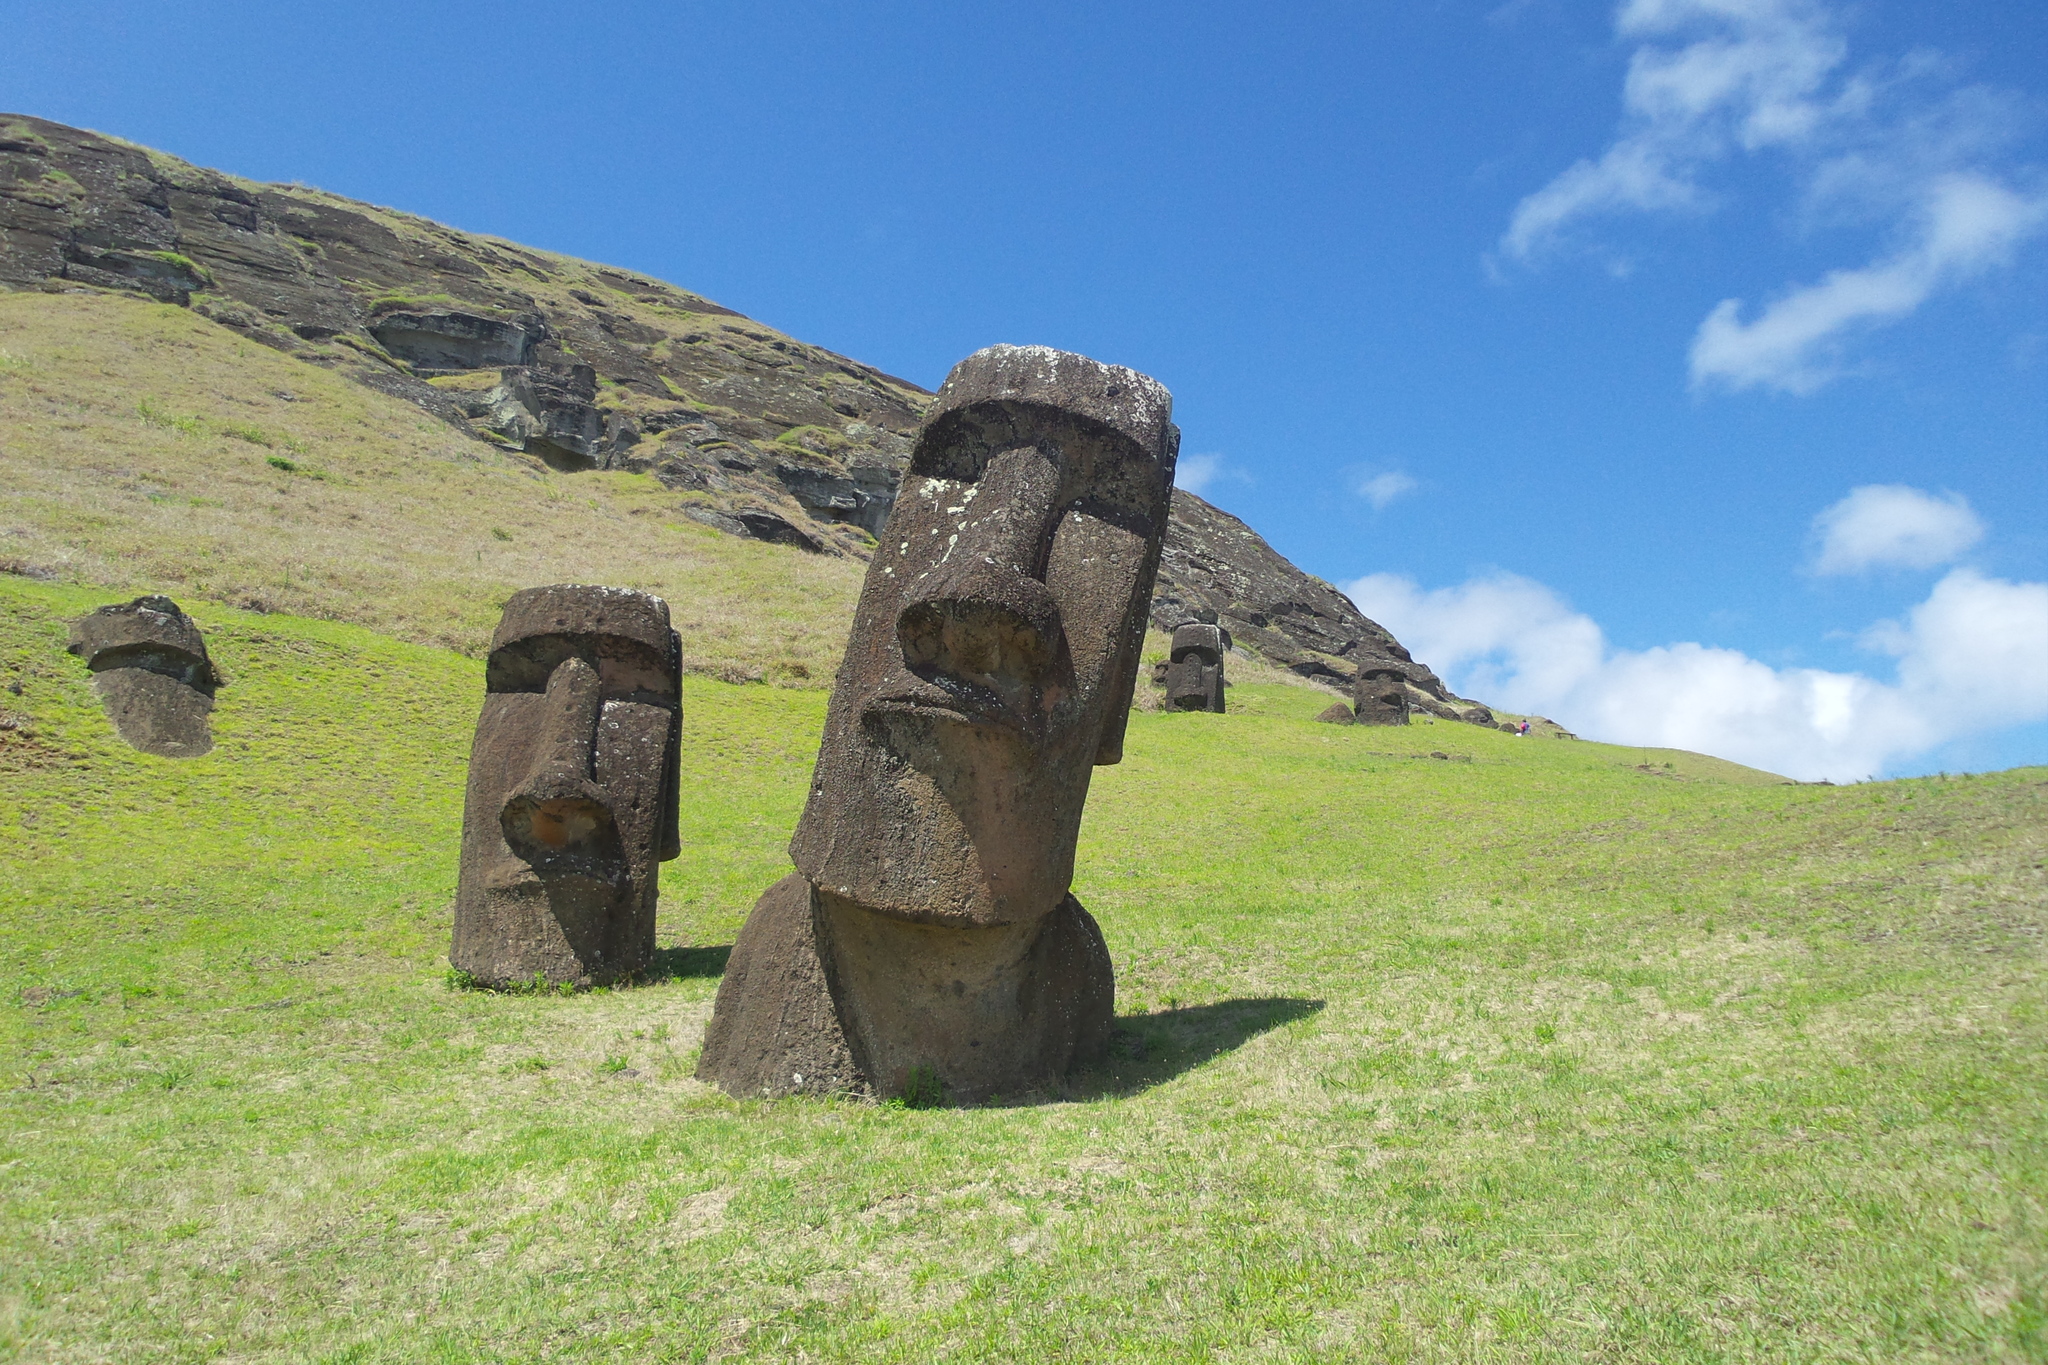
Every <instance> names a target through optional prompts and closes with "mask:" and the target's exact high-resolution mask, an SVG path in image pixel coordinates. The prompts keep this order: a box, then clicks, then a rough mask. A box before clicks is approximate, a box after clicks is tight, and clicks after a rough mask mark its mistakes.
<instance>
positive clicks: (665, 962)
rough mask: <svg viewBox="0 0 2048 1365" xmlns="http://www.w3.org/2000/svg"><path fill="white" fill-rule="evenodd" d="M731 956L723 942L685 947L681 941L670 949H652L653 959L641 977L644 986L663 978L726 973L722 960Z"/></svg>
mask: <svg viewBox="0 0 2048 1365" xmlns="http://www.w3.org/2000/svg"><path fill="white" fill-rule="evenodd" d="M731 956H732V945H731V944H730V943H722V944H720V945H718V946H717V947H716V948H686V947H683V946H682V945H681V944H678V945H676V946H675V947H673V948H657V949H655V950H654V961H653V962H651V963H649V964H648V965H647V974H646V975H645V976H643V977H641V978H640V980H641V983H642V984H644V985H649V986H652V985H656V984H658V983H660V982H663V981H694V980H700V979H702V978H704V977H707V976H712V977H717V976H724V975H725V960H726V959H727V958H729V957H731Z"/></svg>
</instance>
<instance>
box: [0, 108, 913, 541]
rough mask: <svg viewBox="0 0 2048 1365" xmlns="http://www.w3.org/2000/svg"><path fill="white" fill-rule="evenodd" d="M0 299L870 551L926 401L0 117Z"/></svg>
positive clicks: (629, 277)
mask: <svg viewBox="0 0 2048 1365" xmlns="http://www.w3.org/2000/svg"><path fill="white" fill-rule="evenodd" d="M0 287H5V288H12V289H50V290H75V289H94V290H114V291H126V292H133V293H139V294H144V295H147V296H149V297H152V298H155V299H160V300H162V301H164V302H167V303H174V304H179V305H182V306H185V307H189V308H191V309H193V310H194V311H195V312H198V313H201V314H204V315H205V316H207V317H209V318H211V319H213V320H214V321H215V322H218V323H220V324H221V325H223V326H225V327H230V328H233V329H235V330H236V331H238V332H240V333H242V334H243V335H244V336H247V337H248V338H250V339H251V340H253V341H258V342H261V343H263V344H264V345H266V346H272V347H275V348H277V349H279V350H282V351H287V352H290V353H292V354H294V355H296V356H298V357H300V358H302V359H304V360H306V361H308V362H310V363H313V364H317V365H324V366H329V367H332V368H336V369H340V370H343V371H345V372H347V373H348V374H349V375H350V376H351V377H353V378H355V379H357V380H359V381H361V382H362V383H364V384H367V385H369V386H371V387H373V388H376V389H379V390H382V391H383V392H385V393H389V394H393V395H396V396H398V397H402V398H405V399H407V400H409V401H411V402H414V403H416V404H418V405H419V406H420V407H422V408H425V409H426V410H428V411H430V412H432V413H434V414H435V415H436V416H438V417H440V418H442V419H443V420H445V421H447V422H450V423H452V424H454V425H456V426H458V427H461V428H462V429H464V430H466V431H469V432H471V433H472V434H474V435H476V436H477V437H478V438H479V439H485V440H492V441H495V442H497V443H499V444H501V445H509V446H515V447H518V448H519V449H522V450H524V451H525V452H527V453H528V454H530V455H533V456H535V457H536V458H538V459H542V460H544V461H546V462H547V463H549V464H551V465H554V466H555V467H557V468H563V469H579V468H581V469H592V468H619V469H631V470H638V471H643V472H646V473H650V474H653V475H654V476H655V477H656V478H659V479H660V480H661V481H662V482H663V483H665V484H667V485H669V486H670V487H672V488H674V489H676V490H677V491H678V492H679V493H681V494H683V495H684V501H685V502H686V503H688V504H689V505H690V507H691V509H692V510H693V511H694V512H695V513H696V514H698V515H699V516H700V517H701V518H703V519H708V520H711V521H712V522H713V524H716V525H720V526H722V527H724V528H725V529H728V530H734V531H736V532H737V533H741V534H752V535H760V536H762V537H763V538H765V539H769V540H780V541H785V542H787V543H791V544H800V545H803V546H804V547H805V548H808V549H813V550H818V551H822V552H831V553H842V554H861V553H865V551H866V548H867V546H868V545H869V544H871V543H872V532H873V530H874V529H875V528H878V527H879V526H880V525H881V520H882V518H883V517H885V516H886V515H887V511H888V508H887V501H888V499H887V497H883V498H881V500H880V502H879V503H878V501H877V495H878V493H887V494H888V495H890V496H893V490H894V488H895V484H896V477H897V473H898V471H899V470H900V469H901V468H902V466H903V463H904V460H905V459H906V457H907V455H908V451H909V446H908V443H907V441H906V440H905V437H906V435H907V434H908V433H909V432H911V431H912V430H914V429H915V428H916V426H917V423H918V421H919V419H920V416H921V415H922V412H923V408H924V403H925V401H926V399H927V398H928V397H929V395H928V394H926V393H925V391H924V390H923V389H921V388H919V387H918V386H917V385H915V384H910V383H907V382H905V381H903V380H899V379H895V378H892V377H890V376H888V375H885V374H882V373H881V372H880V371H878V370H876V369H874V368H873V367H872V366H867V365H862V364H860V363H859V362H858V361H854V360H850V359H848V358H847V357H845V356H841V355H835V354H833V353H832V352H830V351H826V350H822V349H820V348H819V347H815V346H808V345H805V344H804V343H802V342H799V341H796V340H794V339H793V338H790V337H787V336H784V335H783V334H781V333H780V332H777V331H775V330H774V329H773V328H770V327H766V326H763V325H762V324H760V323H757V322H754V321H752V320H751V319H748V318H745V317H742V316H740V315H739V314H738V313H735V312H733V311H732V310H731V309H729V308H724V307H721V306H719V305H718V304H716V303H712V302H711V301H709V300H708V299H704V298H702V297H699V296H698V295H695V294H691V293H688V292H687V291H684V290H680V289H676V288H673V287H671V286H669V285H667V284H663V283H661V282H660V281H658V280H651V279H647V278H645V277H643V276H640V275H636V274H634V273H633V272H631V271H625V270H617V269H613V268H610V267H607V266H599V265H593V264H590V263H588V262H585V261H578V260H573V259H570V258H568V257H562V256H555V255H552V254H549V253H546V252H540V251H534V250H532V249H530V248H527V247H522V246H518V245H516V244H514V243H510V242H503V241H497V240H494V239H491V238H485V237H479V236H475V235H473V234H470V233H465V232H458V231H456V230H454V229H452V228H448V227H443V226H442V225H440V224H438V223H432V222H428V221H427V220H425V219H422V218H415V217H412V216H411V215H409V214H403V213H397V212H394V211H391V210H388V209H380V208H375V207H372V206H370V205H368V204H360V203H355V202H353V201H350V200H346V199H341V198H338V197H336V196H333V195H328V194H323V193H321V192H320V191H318V190H312V189H306V188H304V187H300V186H289V185H264V184H258V183H255V182H252V181H245V180H238V179H235V178H234V177H231V176H226V175H221V174H219V173H217V172H214V171H208V170H202V169H200V168H198V167H195V166H191V165H188V164H187V163H185V162H182V161H179V160H177V159H175V158H173V157H169V156H165V155H163V154H162V153H160V152H153V151H150V150H148V149H146V148H141V147H136V146H132V145H130V144H127V143H123V142H119V141H116V140H114V139H111V138H106V137H102V136H100V135H98V134H95V133H88V132H83V131H80V130H79V129H75V128H67V127H64V126H63V125H61V124H55V123H49V122H45V121H43V120H41V119H33V118H25V117H19V116H8V115H0Z"/></svg>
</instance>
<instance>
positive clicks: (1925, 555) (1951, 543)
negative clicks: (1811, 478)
mask: <svg viewBox="0 0 2048 1365" xmlns="http://www.w3.org/2000/svg"><path fill="white" fill-rule="evenodd" d="M1813 529H1814V533H1815V534H1816V535H1817V536H1819V537H1820V552H1819V554H1817V555H1816V556H1815V557H1814V563H1813V571H1814V572H1815V573H1821V574H1847V573H1862V572H1865V571H1866V570H1869V569H1880V568H1899V569H1931V568H1933V567H1935V566H1936V565H1938V564H1947V563H1950V562H1952V561H1953V560H1955V559H1956V558H1957V557H1958V556H1960V555H1961V554H1962V553H1963V552H1964V551H1966V550H1968V549H1969V548H1970V547H1971V546H1973V545H1975V544H1976V543H1977V542H1978V541H1980V540H1982V539H1983V538H1984V523H1983V522H1982V521H1979V520H1978V519H1977V514H1976V513H1975V512H1974V511H1972V510H1971V508H1970V503H1969V500H1968V499H1967V498H1965V497H1963V495H1962V494H1960V493H1949V494H1947V495H1945V496H1942V497H1935V496H1934V495H1933V494H1931V493H1923V492H1921V491H1920V490H1919V489H1917V488H1908V487H1906V486H1905V485H1903V484H1881V483H1873V484H1865V485H1864V486H1863V487H1861V488H1854V489H1851V490H1850V491H1849V496H1848V497H1846V498H1843V499H1842V500H1841V501H1840V502H1838V503H1836V504H1835V505H1834V506H1832V507H1830V508H1828V509H1827V510H1826V511H1824V512H1822V513H1821V514H1820V515H1819V516H1817V517H1815V518H1814V519H1813Z"/></svg>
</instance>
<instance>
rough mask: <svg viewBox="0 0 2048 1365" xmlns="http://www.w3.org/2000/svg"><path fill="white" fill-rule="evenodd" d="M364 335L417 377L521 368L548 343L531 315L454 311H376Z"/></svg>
mask: <svg viewBox="0 0 2048 1365" xmlns="http://www.w3.org/2000/svg"><path fill="white" fill-rule="evenodd" d="M369 332H370V335H371V336H373V337H375V338H377V340H378V342H379V343H380V344H381V345H382V346H383V347H384V349H385V350H387V351H389V352H390V353H391V354H392V355H394V356H397V357H398V358H399V359H400V360H403V361H405V362H406V363H407V364H408V365H410V366H412V368H413V373H415V374H420V375H427V374H458V373H461V372H463V371H465V370H489V369H497V368H501V367H504V366H518V365H525V364H528V363H529V362H531V361H532V359H533V353H534V351H535V350H536V349H537V348H538V347H539V346H540V344H541V343H542V342H544V341H546V340H547V339H548V328H547V323H546V321H545V320H543V319H542V318H540V317H538V316H535V315H532V314H529V315H527V316H525V317H521V318H518V319H504V318H485V317H478V316H477V315H476V314H474V313H463V312H458V311H456V310H454V309H434V310H431V311H420V312H413V311H407V310H403V309H398V310H393V311H391V312H387V313H380V314H378V315H377V316H376V317H375V318H374V319H373V320H372V321H371V322H370V324H369ZM584 368H586V369H587V368H588V367H587V366H586V367H584Z"/></svg>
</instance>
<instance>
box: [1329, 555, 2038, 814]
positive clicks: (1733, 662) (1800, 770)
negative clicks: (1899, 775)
mask: <svg viewBox="0 0 2048 1365" xmlns="http://www.w3.org/2000/svg"><path fill="white" fill-rule="evenodd" d="M1345 591H1346V592H1347V593H1349V594H1350V596H1351V598H1352V600H1353V601H1355V602H1357V603H1358V604H1359V606H1360V608H1361V609H1362V610H1363V611H1364V612H1365V613H1366V614H1367V615H1368V616H1370V617H1372V618H1373V619H1375V620H1377V621H1379V622H1381V623H1382V624H1383V625H1385V626H1386V627H1387V628H1388V629H1389V630H1391V631H1393V632H1394V634H1395V635H1396V636H1397V637H1398V638H1399V639H1400V640H1401V642H1402V643H1403V644H1404V645H1406V646H1407V647H1408V648H1409V649H1410V650H1411V651H1412V652H1413V653H1414V655H1415V657H1416V658H1417V659H1420V660H1423V661H1424V662H1426V663H1428V664H1429V665H1430V666H1431V667H1432V668H1434V669H1436V670H1437V671H1438V672H1439V673H1440V674H1441V675H1442V676H1443V677H1444V678H1445V680H1446V681H1448V682H1449V683H1450V684H1451V686H1452V687H1453V688H1454V689H1455V690H1456V691H1457V692H1459V693H1460V694H1461V695H1464V696H1476V697H1480V698H1482V699H1484V700H1486V701H1489V702H1491V703H1493V704H1495V705H1498V706H1501V707H1503V708H1505V709H1508V710H1513V711H1519V712H1527V713H1539V714H1542V715H1547V716H1551V717H1553V718H1555V719H1557V720H1559V721H1561V722H1562V723H1563V724H1564V725H1566V726H1567V727H1568V728H1570V729H1572V730H1575V731H1577V732H1578V733H1580V734H1582V735H1585V736H1587V737H1588V738H1592V739H1601V740H1606V741H1609V742H1611V743H1617V744H1641V745H1654V746H1658V747H1670V748H1679V749H1693V750H1697V751H1699V752H1702V753H1709V754H1715V755H1718V756H1720V757H1722V758H1728V759H1733V760H1734V761H1736V762H1738V763H1747V764H1751V765H1753V766H1755V767H1759V768H1764V769H1766V770H1768V771H1771V772H1778V773H1783V774H1785V775H1787V776H1790V777H1798V778H1804V779H1809V780H1810V779H1814V778H1821V777H1826V778H1831V779H1833V780H1835V781H1848V780H1853V779H1856V778H1861V777H1864V776H1868V775H1871V774H1881V773H1883V772H1884V771H1886V769H1887V768H1888V767H1889V766H1890V765H1893V764H1896V763H1899V762H1901V761H1903V760H1906V759H1909V758H1911V757H1912V756H1913V755H1916V754H1921V753H1925V752H1927V751H1928V750H1929V749H1932V748H1934V747H1935V746H1936V745H1939V744H1943V743H1946V742H1948V741H1950V740H1955V739H1960V738H1964V737H1966V736H1970V735H1977V734H1983V733H1986V732H1988V731H1991V730H1995V729H1999V728H2001V727H2004V726H2008V725H2016V724H2025V723H2028V722H2031V721H2035V720H2040V719H2042V718H2044V717H2048V583H2009V582H2005V581H2003V580H2000V579H1994V578H1985V577H1982V576H1980V575H1979V574H1977V573H1975V572H1974V571H1972V570H1969V569H1956V570H1954V571H1952V572H1950V573H1949V574H1948V575H1947V576H1946V577H1945V578H1943V579H1942V580H1941V582H1940V583H1939V584H1937V585H1936V586H1935V588H1934V591H1933V592H1932V593H1931V594H1929V596H1928V598H1927V600H1926V601H1925V602H1922V603H1921V604H1919V605H1918V606H1916V607H1915V608H1913V610H1912V611H1911V612H1909V613H1908V614H1907V617H1906V620H1905V621H1904V622H1886V623H1883V624H1881V625H1880V626H1877V627H1874V628H1873V629H1872V630H1871V631H1870V632H1868V633H1867V634H1866V636H1865V640H1866V643H1868V644H1869V645H1870V646H1871V647H1872V648H1876V649H1879V650H1882V651H1883V652H1886V653H1889V654H1891V655H1893V656H1895V657H1896V659H1897V661H1898V662H1897V675H1898V676H1897V681H1896V682H1890V683H1887V682H1881V681H1878V680H1876V679H1874V678H1870V677H1867V676H1865V675H1863V674H1861V673H1837V672H1830V671H1827V670H1823V669H1813V668H1787V669H1779V668H1772V667H1771V666H1770V665H1768V664H1764V663H1761V662H1759V661H1758V660H1756V659H1752V658H1750V657H1749V656H1748V655H1746V654H1743V653H1741V652H1740V651H1737V650H1732V649H1715V648H1709V647H1707V646H1704V645H1699V644H1690V643H1688V644H1674V645H1664V646H1659V647H1657V648H1653V649H1645V650H1624V649H1615V648H1613V647H1611V646H1610V645H1609V644H1608V643H1607V640H1606V637H1605V635H1604V634H1603V632H1602V631H1601V629H1600V627H1599V626H1598V625H1597V624H1596V623H1595V622H1594V621H1593V620H1592V618H1591V617H1588V616H1586V615H1585V614H1583V613H1581V612H1577V611H1574V610H1572V608H1571V607H1570V605H1569V604H1568V603H1566V602H1565V601H1564V599H1562V598H1561V597H1559V596H1558V595H1557V594H1556V593H1555V592H1553V591H1551V590H1550V589H1549V588H1547V587H1545V586H1544V585H1543V584H1541V583H1537V582H1534V581H1532V580H1530V579H1527V578H1521V577H1518V576H1516V575H1514V574H1506V573H1497V574H1491V575H1486V576H1483V577H1479V578H1474V579H1472V580H1470V581H1468V582H1466V583H1463V584H1460V585H1459V586H1457V587H1452V588H1437V589H1424V588H1421V587H1419V586H1417V584H1416V583H1415V582H1414V581H1413V580H1412V579H1408V578H1405V577H1402V576H1399V575H1395V574H1373V575H1371V576H1369V577H1366V578H1361V579H1359V580H1358V581H1357V582H1355V583H1352V584H1350V585H1348V586H1347V587H1346V588H1345Z"/></svg>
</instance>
